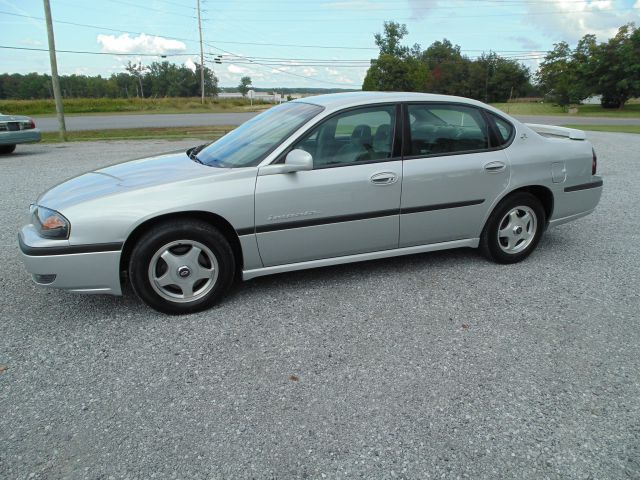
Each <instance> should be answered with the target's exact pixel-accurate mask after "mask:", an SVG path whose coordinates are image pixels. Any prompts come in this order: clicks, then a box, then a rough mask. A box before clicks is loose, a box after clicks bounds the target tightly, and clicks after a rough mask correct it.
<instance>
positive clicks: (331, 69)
mask: <svg viewBox="0 0 640 480" xmlns="http://www.w3.org/2000/svg"><path fill="white" fill-rule="evenodd" d="M638 1H640V0H638ZM325 70H326V71H327V73H328V74H329V75H333V76H335V75H340V72H338V70H336V69H334V68H329V67H327V68H325Z"/></svg>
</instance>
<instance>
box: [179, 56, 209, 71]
mask: <svg viewBox="0 0 640 480" xmlns="http://www.w3.org/2000/svg"><path fill="white" fill-rule="evenodd" d="M205 65H206V63H205ZM184 66H185V67H187V68H188V69H189V70H191V71H192V72H195V71H196V62H194V61H193V60H192V59H191V58H187V60H186V61H185V62H184Z"/></svg>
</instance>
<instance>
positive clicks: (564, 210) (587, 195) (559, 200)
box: [549, 175, 603, 226]
mask: <svg viewBox="0 0 640 480" xmlns="http://www.w3.org/2000/svg"><path fill="white" fill-rule="evenodd" d="M602 188H603V181H602V177H599V176H597V175H594V176H593V178H592V179H591V181H590V182H588V183H581V184H578V185H571V186H567V187H563V189H562V190H560V191H557V192H555V209H554V212H553V217H552V218H551V220H550V221H549V226H555V225H562V224H563V223H567V222H571V221H573V220H576V219H578V218H581V217H584V216H586V215H589V214H590V213H591V212H593V211H594V210H595V209H596V206H597V205H598V203H599V202H600V197H601V196H602Z"/></svg>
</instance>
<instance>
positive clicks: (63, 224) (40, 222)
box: [30, 205, 71, 240]
mask: <svg viewBox="0 0 640 480" xmlns="http://www.w3.org/2000/svg"><path fill="white" fill-rule="evenodd" d="M30 210H31V221H32V223H33V225H34V226H35V227H36V229H37V230H38V233H39V234H40V236H41V237H44V238H53V239H56V240H65V239H67V238H69V230H71V225H70V224H69V220H67V219H66V218H64V217H63V216H62V215H61V214H60V213H58V212H56V211H55V210H51V209H49V208H44V207H41V206H40V205H31V207H30Z"/></svg>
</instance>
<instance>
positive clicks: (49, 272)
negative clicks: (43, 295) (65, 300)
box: [18, 225, 122, 295]
mask: <svg viewBox="0 0 640 480" xmlns="http://www.w3.org/2000/svg"><path fill="white" fill-rule="evenodd" d="M18 242H19V244H20V251H21V254H22V261H23V262H24V264H25V267H26V268H27V271H28V272H29V273H30V274H31V276H32V279H33V281H34V282H35V283H36V284H37V285H40V286H43V287H50V288H59V289H62V290H68V291H71V292H77V293H104V294H110V295H122V288H121V284H120V256H121V254H122V245H118V244H107V245H105V244H97V245H82V246H78V245H75V246H74V245H69V242H67V241H66V240H65V241H51V240H46V239H43V238H41V237H40V236H38V234H37V233H36V232H35V229H34V228H33V225H27V226H25V227H24V228H23V229H22V230H21V231H20V234H19V235H18ZM118 247H119V248H118Z"/></svg>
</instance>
